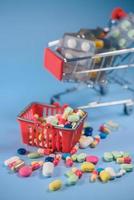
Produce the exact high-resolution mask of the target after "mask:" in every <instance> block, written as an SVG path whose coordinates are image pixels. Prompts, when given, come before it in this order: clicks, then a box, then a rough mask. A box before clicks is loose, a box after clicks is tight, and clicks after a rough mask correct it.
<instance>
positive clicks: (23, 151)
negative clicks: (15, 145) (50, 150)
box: [17, 148, 27, 155]
mask: <svg viewBox="0 0 134 200" xmlns="http://www.w3.org/2000/svg"><path fill="white" fill-rule="evenodd" d="M17 153H18V154H20V155H25V154H26V153H27V150H26V149H24V148H20V149H18V150H17Z"/></svg>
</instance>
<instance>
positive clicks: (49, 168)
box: [42, 162, 54, 177]
mask: <svg viewBox="0 0 134 200" xmlns="http://www.w3.org/2000/svg"><path fill="white" fill-rule="evenodd" d="M53 172H54V164H53V163H52V162H45V163H44V164H43V168H42V174H43V176H45V177H50V176H52V175H53Z"/></svg>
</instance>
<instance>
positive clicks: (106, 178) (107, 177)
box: [99, 170, 110, 183]
mask: <svg viewBox="0 0 134 200" xmlns="http://www.w3.org/2000/svg"><path fill="white" fill-rule="evenodd" d="M99 178H100V180H101V181H102V182H104V183H106V182H108V181H109V180H110V173H109V172H107V171H105V170H103V171H101V172H100V174H99Z"/></svg>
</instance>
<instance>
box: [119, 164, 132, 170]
mask: <svg viewBox="0 0 134 200" xmlns="http://www.w3.org/2000/svg"><path fill="white" fill-rule="evenodd" d="M120 167H121V169H124V170H125V171H126V172H131V171H133V168H134V165H133V164H121V165H120Z"/></svg>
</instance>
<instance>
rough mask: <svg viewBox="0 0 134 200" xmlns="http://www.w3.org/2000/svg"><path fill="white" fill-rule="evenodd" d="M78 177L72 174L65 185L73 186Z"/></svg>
mask: <svg viewBox="0 0 134 200" xmlns="http://www.w3.org/2000/svg"><path fill="white" fill-rule="evenodd" d="M78 179H79V178H78V176H76V175H75V174H72V175H71V176H70V177H69V178H68V179H67V185H68V186H69V185H75V184H76V183H77V181H78Z"/></svg>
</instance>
